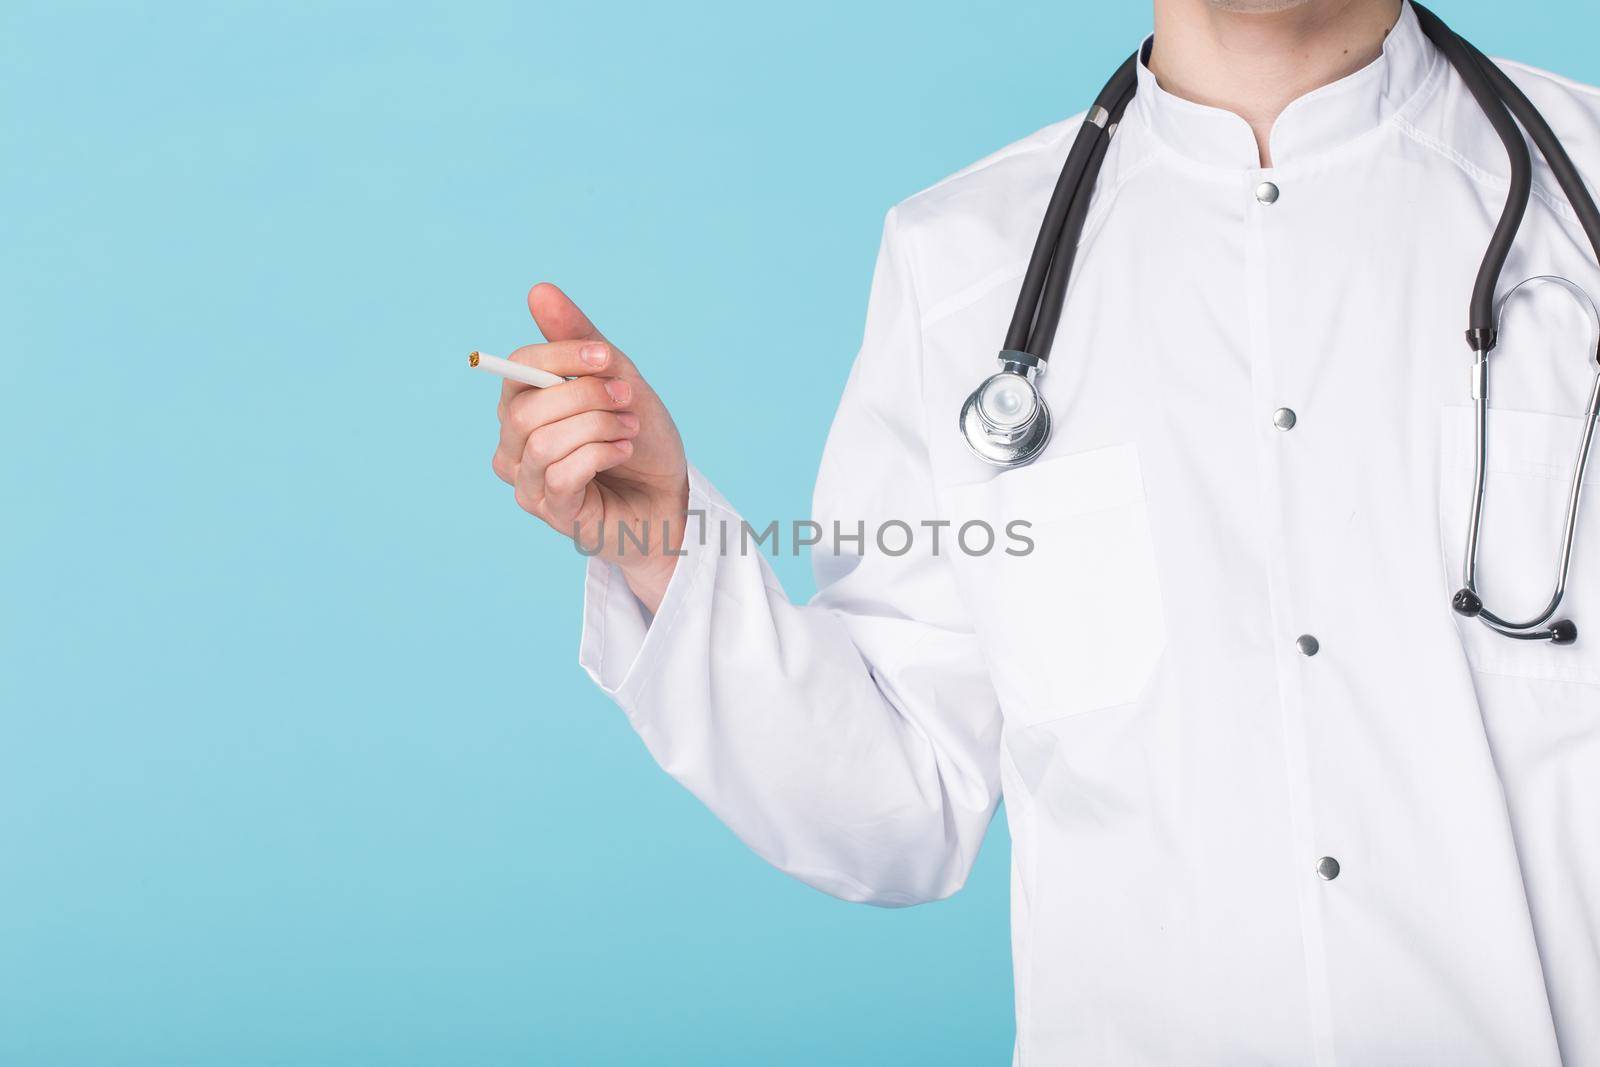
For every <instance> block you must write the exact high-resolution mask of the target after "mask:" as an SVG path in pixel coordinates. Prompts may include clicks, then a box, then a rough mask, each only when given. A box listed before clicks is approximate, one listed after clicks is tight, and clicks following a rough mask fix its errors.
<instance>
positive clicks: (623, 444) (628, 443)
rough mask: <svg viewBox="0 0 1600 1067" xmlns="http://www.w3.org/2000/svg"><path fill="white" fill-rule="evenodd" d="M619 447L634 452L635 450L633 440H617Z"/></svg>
mask: <svg viewBox="0 0 1600 1067" xmlns="http://www.w3.org/2000/svg"><path fill="white" fill-rule="evenodd" d="M617 447H618V448H620V449H622V450H623V451H624V452H632V451H633V442H632V441H618V442H617Z"/></svg>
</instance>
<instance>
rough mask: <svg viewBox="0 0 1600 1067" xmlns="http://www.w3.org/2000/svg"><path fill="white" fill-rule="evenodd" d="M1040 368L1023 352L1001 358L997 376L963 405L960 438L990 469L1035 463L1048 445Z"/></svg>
mask: <svg viewBox="0 0 1600 1067" xmlns="http://www.w3.org/2000/svg"><path fill="white" fill-rule="evenodd" d="M1043 370H1044V366H1043V364H1042V363H1041V362H1040V361H1039V360H1038V359H1037V358H1035V357H1034V356H1031V355H1029V354H1028V353H1026V352H1017V351H1013V350H1010V349H1007V350H1006V351H1003V352H1001V353H1000V370H999V372H998V373H995V374H991V375H990V376H989V377H987V378H985V379H984V380H983V383H982V384H981V385H979V386H978V388H976V389H974V390H973V391H972V394H971V395H970V396H968V397H967V400H966V403H964V404H962V405H961V436H962V439H963V440H965V441H966V442H967V447H968V448H970V449H971V450H972V454H973V455H975V456H977V457H978V458H979V459H981V460H983V461H984V462H985V463H988V464H990V465H991V466H995V467H1001V468H1011V467H1021V466H1023V465H1024V464H1027V463H1031V462H1033V460H1034V459H1036V458H1037V457H1038V455H1039V453H1040V452H1042V451H1044V446H1045V445H1046V444H1047V443H1049V441H1050V408H1049V405H1047V404H1046V403H1045V402H1044V397H1043V396H1041V395H1040V393H1039V386H1038V377H1039V375H1040V374H1041V373H1043Z"/></svg>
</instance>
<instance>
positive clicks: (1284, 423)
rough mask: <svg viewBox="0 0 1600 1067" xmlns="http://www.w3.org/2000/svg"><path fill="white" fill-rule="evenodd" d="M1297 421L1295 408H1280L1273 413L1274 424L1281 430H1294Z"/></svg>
mask: <svg viewBox="0 0 1600 1067" xmlns="http://www.w3.org/2000/svg"><path fill="white" fill-rule="evenodd" d="M1295 422H1296V419H1295V414H1294V409H1293V408H1279V409H1278V410H1277V411H1274V412H1273V413H1272V425H1274V426H1276V427H1277V428H1278V429H1280V430H1292V429H1294V424H1295Z"/></svg>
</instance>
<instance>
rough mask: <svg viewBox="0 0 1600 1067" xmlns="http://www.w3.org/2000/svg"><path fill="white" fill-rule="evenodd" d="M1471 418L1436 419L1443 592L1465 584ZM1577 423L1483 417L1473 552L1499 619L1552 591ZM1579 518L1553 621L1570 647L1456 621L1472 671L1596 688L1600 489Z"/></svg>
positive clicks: (1599, 681)
mask: <svg viewBox="0 0 1600 1067" xmlns="http://www.w3.org/2000/svg"><path fill="white" fill-rule="evenodd" d="M1473 422H1474V420H1473V412H1472V409H1471V408H1470V407H1447V408H1445V409H1444V411H1443V418H1442V419H1441V430H1440V432H1441V435H1442V439H1441V442H1440V449H1441V451H1440V455H1441V464H1440V474H1441V482H1440V486H1439V507H1440V512H1439V529H1440V534H1441V546H1442V549H1443V552H1444V559H1445V570H1446V574H1447V575H1448V577H1449V587H1450V589H1452V590H1454V589H1456V588H1458V587H1459V586H1460V585H1461V584H1462V580H1463V564H1464V562H1465V558H1466V551H1467V524H1468V518H1469V514H1470V509H1471V507H1472V475H1473V452H1474V448H1475V438H1474V426H1473ZM1583 425H1584V420H1583V419H1581V418H1576V417H1568V416H1563V415H1545V414H1540V413H1537V412H1527V411H1499V410H1491V411H1490V412H1489V449H1488V453H1489V467H1488V478H1487V483H1486V484H1487V490H1486V494H1485V503H1484V514H1483V531H1482V534H1481V538H1480V543H1479V546H1478V592H1479V593H1480V594H1481V595H1482V596H1483V600H1484V603H1485V604H1486V605H1488V607H1489V609H1490V610H1491V611H1493V612H1495V613H1496V614H1498V615H1500V616H1502V617H1506V618H1513V619H1518V620H1521V619H1528V618H1532V617H1533V616H1535V615H1538V614H1539V613H1540V612H1542V611H1543V610H1544V609H1545V607H1546V605H1548V604H1549V602H1550V595H1551V593H1552V592H1553V591H1554V590H1555V578H1556V567H1557V564H1558V563H1559V562H1560V552H1561V539H1562V534H1563V532H1564V523H1565V521H1566V514H1567V500H1568V495H1569V493H1570V491H1571V487H1572V467H1573V461H1574V460H1575V459H1576V458H1577V454H1578V443H1579V435H1580V434H1581V433H1582V431H1583ZM1589 469H1590V475H1591V477H1590V479H1589V481H1588V484H1587V485H1586V486H1585V487H1584V494H1583V500H1582V501H1581V503H1580V505H1579V509H1578V528H1577V537H1576V539H1575V541H1574V545H1573V552H1572V567H1571V571H1570V573H1569V577H1568V581H1567V593H1566V596H1565V597H1564V598H1563V599H1562V601H1561V607H1560V608H1559V609H1558V610H1557V611H1556V614H1555V618H1558V619H1571V620H1572V621H1573V622H1574V623H1575V624H1576V625H1577V627H1578V640H1577V641H1576V642H1575V643H1573V644H1571V645H1565V646H1562V645H1553V644H1551V643H1550V642H1548V641H1517V640H1513V639H1511V638H1508V637H1503V636H1501V635H1500V634H1497V633H1495V632H1494V631H1493V630H1491V629H1489V628H1488V627H1487V626H1485V625H1484V624H1483V623H1481V622H1479V621H1477V620H1475V619H1462V618H1458V619H1457V626H1458V628H1459V629H1460V631H1461V641H1462V647H1463V648H1464V650H1465V651H1466V654H1467V659H1468V660H1469V661H1470V662H1471V664H1472V668H1473V669H1474V670H1476V671H1480V672H1483V673H1486V674H1498V675H1509V676H1513V677H1519V678H1535V679H1548V680H1551V681H1559V682H1578V683H1585V684H1589V685H1600V485H1597V482H1600V479H1596V478H1594V477H1593V475H1594V473H1595V471H1596V469H1597V468H1596V465H1595V463H1594V462H1593V461H1591V463H1590V465H1589Z"/></svg>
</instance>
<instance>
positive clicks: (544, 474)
mask: <svg viewBox="0 0 1600 1067" xmlns="http://www.w3.org/2000/svg"><path fill="white" fill-rule="evenodd" d="M632 455H633V442H632V441H593V442H591V443H589V444H586V445H579V446H578V447H577V448H575V449H573V451H572V452H571V453H570V454H569V455H567V456H565V457H564V458H562V459H558V460H556V461H555V462H554V463H552V464H550V465H549V466H547V467H545V468H544V469H543V470H542V471H541V472H540V476H541V478H542V483H543V484H542V486H541V489H540V494H541V496H542V498H543V501H544V508H545V512H546V514H548V515H549V516H550V517H551V518H552V519H553V520H555V521H556V522H558V523H560V524H561V525H563V526H566V525H569V524H570V523H571V522H572V520H573V519H575V518H577V516H578V509H579V508H581V507H583V496H584V493H585V492H586V491H587V490H588V488H589V483H590V482H592V481H594V476H595V475H597V474H599V473H600V472H601V471H607V470H610V469H611V468H612V467H615V466H618V465H619V464H622V463H626V462H627V461H628V458H629V457H630V456H632ZM524 466H527V464H524Z"/></svg>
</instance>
